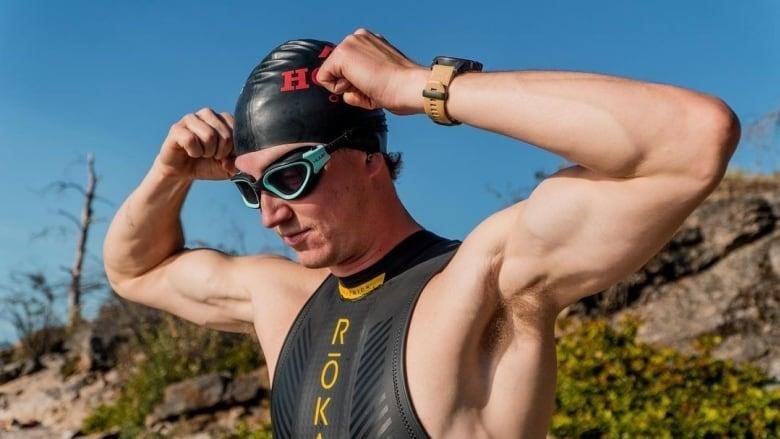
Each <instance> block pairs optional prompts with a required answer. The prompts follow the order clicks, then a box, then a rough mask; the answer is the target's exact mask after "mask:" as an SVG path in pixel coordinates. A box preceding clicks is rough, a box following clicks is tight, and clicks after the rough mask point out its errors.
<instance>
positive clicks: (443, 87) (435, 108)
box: [423, 64, 459, 125]
mask: <svg viewBox="0 0 780 439" xmlns="http://www.w3.org/2000/svg"><path fill="white" fill-rule="evenodd" d="M454 77H455V67H454V66H444V65H440V64H436V65H434V66H433V68H432V69H431V77H430V79H428V82H427V83H426V84H425V89H424V90H423V97H424V103H423V106H424V108H425V114H427V115H428V117H430V118H431V119H433V121H434V122H436V123H438V124H442V125H457V124H458V123H459V122H458V121H456V120H455V119H452V118H451V117H450V116H449V115H448V114H447V108H446V104H447V98H449V92H448V89H449V86H450V81H452V78H454Z"/></svg>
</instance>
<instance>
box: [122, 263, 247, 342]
mask: <svg viewBox="0 0 780 439" xmlns="http://www.w3.org/2000/svg"><path fill="white" fill-rule="evenodd" d="M237 265H238V262H237V258H234V257H231V256H228V255H225V254H223V253H221V252H218V251H216V250H211V249H197V250H185V251H183V252H180V253H178V254H176V255H174V256H171V257H170V258H168V259H167V260H165V261H164V262H163V263H162V264H160V265H159V266H157V267H156V268H154V269H153V270H151V271H149V272H148V273H145V274H144V275H143V276H140V277H138V278H136V279H132V280H129V281H127V282H126V283H125V284H124V285H122V286H121V291H118V292H119V293H120V295H122V296H123V297H125V298H127V299H130V300H133V301H135V302H139V303H142V304H144V305H147V306H150V307H153V308H157V309H161V310H163V311H167V312H170V313H172V314H175V315H177V316H179V317H182V318H184V319H187V320H189V321H192V322H194V323H197V324H200V325H204V326H209V327H213V328H216V329H223V330H231V331H242V332H243V331H244V330H245V328H246V327H247V323H251V321H252V314H253V313H252V303H251V300H250V298H249V294H248V292H247V291H246V288H244V287H243V286H242V285H241V283H240V282H239V281H238V278H239V276H238V275H237V274H236V273H235V272H236V270H237Z"/></svg>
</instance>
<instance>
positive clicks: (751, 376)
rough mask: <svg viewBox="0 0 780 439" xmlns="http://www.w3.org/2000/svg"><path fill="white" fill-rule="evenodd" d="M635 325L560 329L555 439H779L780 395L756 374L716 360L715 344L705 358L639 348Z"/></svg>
mask: <svg viewBox="0 0 780 439" xmlns="http://www.w3.org/2000/svg"><path fill="white" fill-rule="evenodd" d="M637 325H638V324H637V322H636V321H628V322H626V324H625V325H624V326H623V327H622V328H620V329H613V328H611V327H610V326H609V325H608V324H607V323H606V322H605V321H603V320H594V321H590V322H585V323H572V322H570V321H563V325H562V327H563V328H564V331H565V332H566V335H565V336H564V337H562V338H561V339H560V340H559V341H558V346H557V352H558V367H559V370H558V386H557V394H556V405H557V410H556V413H555V415H554V416H553V421H552V428H551V433H552V434H553V435H554V436H556V437H561V438H564V437H566V438H569V437H581V438H584V437H587V438H602V437H603V438H634V437H653V438H665V437H674V438H735V437H748V438H772V437H780V389H775V390H768V389H767V388H766V385H767V384H768V380H767V377H766V376H765V375H763V374H762V373H761V372H760V371H759V370H757V369H756V368H754V367H750V366H736V365H735V364H733V363H732V362H730V361H722V360H716V359H713V358H712V357H711V356H710V355H709V354H708V351H709V348H710V347H711V345H712V343H713V340H710V339H707V340H704V341H703V346H704V348H705V349H704V351H705V352H703V353H702V354H701V355H685V354H681V353H679V352H676V351H674V350H672V349H666V348H660V349H659V348H653V347H651V346H649V345H646V344H642V343H639V342H637V341H636V332H637ZM567 326H568V328H566V327H567Z"/></svg>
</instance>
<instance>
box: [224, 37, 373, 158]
mask: <svg viewBox="0 0 780 439" xmlns="http://www.w3.org/2000/svg"><path fill="white" fill-rule="evenodd" d="M334 47H335V45H334V44H333V43H329V42H327V41H317V40H294V41H288V42H286V43H284V44H282V45H280V46H278V47H277V48H275V49H274V50H272V51H271V53H269V54H268V56H266V57H265V58H264V59H263V60H262V61H261V62H260V64H258V65H257V67H255V68H254V70H252V73H250V74H249V78H247V80H246V83H245V84H244V88H243V89H242V90H241V95H240V96H239V97H238V103H237V104H236V111H235V127H234V136H233V141H234V146H235V152H236V155H241V154H246V153H249V152H253V151H259V150H261V149H266V148H271V147H273V146H277V145H282V144H287V143H298V142H316V143H328V142H330V141H332V140H334V139H335V138H337V137H338V136H340V135H342V134H344V132H346V131H347V130H354V133H355V136H353V139H356V140H355V141H354V142H353V143H354V145H350V146H351V147H353V148H356V149H361V150H364V151H367V152H386V148H387V147H386V144H387V124H386V122H385V113H384V111H382V110H381V109H375V110H366V109H363V108H359V107H355V106H352V105H349V104H346V103H345V102H344V100H343V99H342V96H341V95H337V94H332V93H331V92H329V91H328V90H327V89H326V88H325V87H322V86H321V85H320V84H319V83H318V82H317V73H318V71H319V67H320V66H321V65H322V63H323V62H324V61H325V58H327V57H328V55H329V54H330V53H331V52H332V51H333V48H334Z"/></svg>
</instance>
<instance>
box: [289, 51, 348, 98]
mask: <svg viewBox="0 0 780 439" xmlns="http://www.w3.org/2000/svg"><path fill="white" fill-rule="evenodd" d="M331 52H333V46H324V47H323V48H322V51H320V54H319V55H318V56H317V57H318V58H321V59H322V58H327V57H328V55H330V53H331ZM319 71H320V68H319V67H316V68H315V69H314V70H312V71H311V74H309V68H308V67H302V68H300V69H295V70H287V71H285V72H282V88H281V90H280V91H283V92H286V91H296V90H305V89H307V88H309V80H311V82H312V83H314V85H316V86H320V83H319V81H317V73H318V72H319ZM328 100H329V101H331V102H333V103H338V102H339V101H341V99H340V96H339V95H335V94H331V95H330V96H329V97H328Z"/></svg>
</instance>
